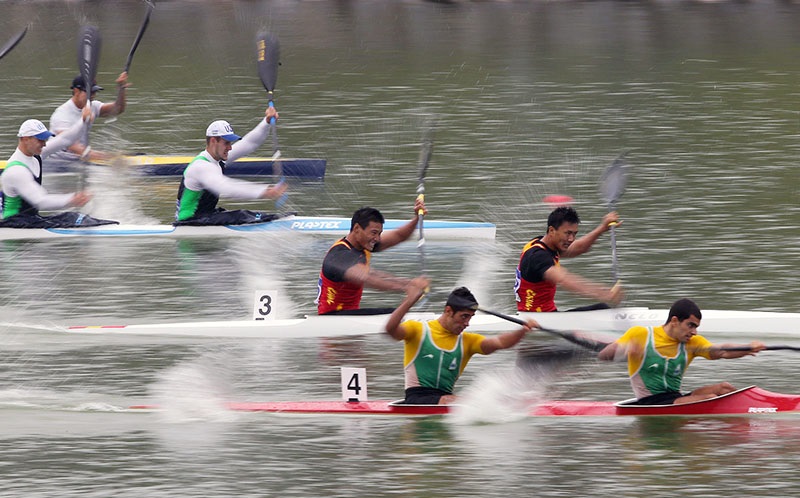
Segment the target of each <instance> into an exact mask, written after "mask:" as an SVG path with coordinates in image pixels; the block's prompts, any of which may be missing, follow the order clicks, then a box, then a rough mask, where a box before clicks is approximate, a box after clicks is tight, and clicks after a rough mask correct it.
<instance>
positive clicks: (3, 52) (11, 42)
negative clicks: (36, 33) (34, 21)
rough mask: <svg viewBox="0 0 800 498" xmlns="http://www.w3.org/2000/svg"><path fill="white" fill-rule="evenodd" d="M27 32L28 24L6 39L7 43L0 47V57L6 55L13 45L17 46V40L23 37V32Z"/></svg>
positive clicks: (19, 40)
mask: <svg viewBox="0 0 800 498" xmlns="http://www.w3.org/2000/svg"><path fill="white" fill-rule="evenodd" d="M27 32H28V26H25V29H23V30H22V31H20V32H19V34H17V35H16V36H14V37H13V38H11V39H10V40H8V43H6V44H5V46H4V47H3V48H1V49H0V59H2V58H3V57H5V56H6V54H8V53H9V52H11V51H12V50H13V49H14V47H16V46H17V44H18V43H19V42H21V41H22V39H23V38H24V37H25V33H27Z"/></svg>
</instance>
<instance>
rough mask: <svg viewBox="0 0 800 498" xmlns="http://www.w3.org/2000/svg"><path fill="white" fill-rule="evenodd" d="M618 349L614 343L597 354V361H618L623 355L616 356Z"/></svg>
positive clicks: (617, 345)
mask: <svg viewBox="0 0 800 498" xmlns="http://www.w3.org/2000/svg"><path fill="white" fill-rule="evenodd" d="M618 349H619V344H618V343H617V342H616V341H614V342H612V343H611V344H609V345H608V346H606V347H604V348H603V349H602V350H600V352H599V353H597V359H598V360H602V361H618V360H619V359H621V358H624V355H619V356H618V355H617V350H618Z"/></svg>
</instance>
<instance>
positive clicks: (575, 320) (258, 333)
mask: <svg viewBox="0 0 800 498" xmlns="http://www.w3.org/2000/svg"><path fill="white" fill-rule="evenodd" d="M436 316H438V313H435V312H418V313H413V312H412V313H409V314H408V315H407V318H408V319H415V320H432V319H434V318H435V317H436ZM511 316H515V317H518V318H522V319H526V318H528V317H530V318H534V319H536V320H537V321H538V322H539V323H540V324H541V325H542V326H543V327H547V328H551V329H556V330H580V331H587V332H616V333H621V332H623V331H625V330H627V329H628V328H630V327H632V326H634V325H648V326H652V325H659V324H662V323H663V322H664V320H665V319H666V316H667V310H665V309H661V310H657V309H649V308H633V307H631V308H618V309H612V310H596V311H576V312H565V313H521V314H512V315H511ZM387 319H388V315H366V316H347V315H335V316H317V315H310V316H306V317H304V318H293V319H273V320H260V321H258V320H242V321H215V322H182V323H163V324H141V325H77V326H70V327H66V328H62V329H58V330H61V331H65V332H69V333H77V334H110V335H120V334H133V335H156V336H186V337H231V338H284V339H285V338H309V337H348V336H359V335H369V334H380V333H382V332H383V327H384V324H385V323H386V320H387ZM515 327H516V325H514V324H512V323H509V322H508V321H505V320H503V319H500V318H497V317H495V316H492V315H485V314H478V315H476V316H475V317H474V318H473V319H472V321H471V322H470V326H469V329H468V330H469V331H471V332H479V333H494V332H501V331H506V330H511V329H513V328H515ZM798 331H800V313H774V312H759V311H724V310H706V311H703V319H702V322H701V325H700V333H701V334H707V335H723V336H727V335H731V334H732V335H737V336H739V335H740V336H743V337H745V338H747V339H748V340H750V339H757V338H759V337H762V336H764V335H767V336H776V335H777V336H784V337H789V338H791V337H798V338H800V333H798ZM712 340H713V337H712Z"/></svg>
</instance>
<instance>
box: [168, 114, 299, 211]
mask: <svg viewBox="0 0 800 498" xmlns="http://www.w3.org/2000/svg"><path fill="white" fill-rule="evenodd" d="M273 117H274V118H276V119H277V118H278V113H277V111H276V110H275V108H274V107H267V110H266V112H265V118H264V119H262V120H261V121H259V123H258V124H257V125H256V127H255V128H253V129H252V130H251V131H250V132H249V133H248V134H247V135H245V136H244V137H240V136H239V135H237V134H235V133H234V132H233V128H232V127H231V125H230V124H229V123H228V122H227V121H222V120H219V121H214V122H213V123H211V124H210V125H209V126H208V128H207V129H206V149H205V150H204V151H203V152H201V153H200V154H199V155H198V156H197V157H195V158H194V159H193V160H192V162H190V163H189V165H188V166H187V167H186V169H185V170H184V172H183V178H182V179H181V184H180V187H179V188H178V201H177V208H176V210H175V222H174V225H242V224H246V223H260V222H265V221H270V220H273V219H275V218H276V217H277V215H274V214H270V213H262V212H257V211H250V210H245V209H239V210H232V211H226V210H225V209H222V208H219V207H217V203H218V202H219V198H220V197H229V198H234V199H278V198H280V197H281V195H282V194H283V193H284V192H285V191H286V188H287V185H286V184H285V183H284V182H280V183H278V184H277V185H264V184H258V183H253V182H246V181H242V180H235V179H233V178H230V177H227V176H225V165H226V163H229V162H231V163H232V162H234V161H236V160H237V159H239V158H241V157H244V156H247V155H249V154H252V153H253V152H255V150H256V149H258V147H260V146H261V144H262V143H263V142H264V140H265V139H266V138H267V134H268V133H269V120H270V119H271V118H273ZM234 142H235V143H234Z"/></svg>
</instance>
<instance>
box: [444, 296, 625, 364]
mask: <svg viewBox="0 0 800 498" xmlns="http://www.w3.org/2000/svg"><path fill="white" fill-rule="evenodd" d="M450 299H451V300H455V303H454V304H455V305H456V306H458V307H463V308H469V309H472V310H475V311H482V312H484V313H486V314H489V315H494V316H496V317H498V318H502V319H503V320H507V321H509V322H512V323H516V324H517V325H523V326H525V325H527V323H526V322H525V321H524V320H520V319H519V318H516V317H513V316H509V315H506V314H504V313H500V312H498V311H492V310H487V309H485V308H482V307H481V306H480V305H477V304H475V303H472V302H468V301H466V300H463V301H459V300H458V298H457V297H456V296H452V297H451V298H450ZM451 302H452V301H451ZM539 330H541V331H542V332H547V333H548V334H552V335H555V336H557V337H561V338H562V339H566V340H567V341H569V342H571V343H573V344H577V345H578V346H581V347H584V348H586V349H588V350H590V351H595V352H597V351H600V350H602V349H603V348H604V347H606V346H608V344H609V343H608V342H605V341H600V340H597V339H591V338H588V337H581V336H580V335H578V334H577V333H575V332H567V331H564V330H555V329H551V328H547V327H541V326H540V327H539Z"/></svg>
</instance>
